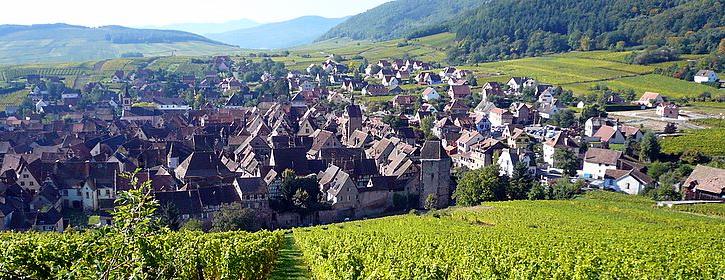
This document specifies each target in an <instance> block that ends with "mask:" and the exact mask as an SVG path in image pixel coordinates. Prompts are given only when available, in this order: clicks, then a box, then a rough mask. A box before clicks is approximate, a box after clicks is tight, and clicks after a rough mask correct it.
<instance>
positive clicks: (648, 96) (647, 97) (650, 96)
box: [639, 91, 661, 101]
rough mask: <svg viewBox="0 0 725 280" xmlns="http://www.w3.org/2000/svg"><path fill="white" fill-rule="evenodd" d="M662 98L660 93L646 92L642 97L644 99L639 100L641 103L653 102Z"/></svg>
mask: <svg viewBox="0 0 725 280" xmlns="http://www.w3.org/2000/svg"><path fill="white" fill-rule="evenodd" d="M660 96H661V95H660V94H659V93H657V92H649V91H648V92H645V93H644V94H643V95H642V97H640V98H639V101H649V100H652V99H657V98H659V97H660Z"/></svg>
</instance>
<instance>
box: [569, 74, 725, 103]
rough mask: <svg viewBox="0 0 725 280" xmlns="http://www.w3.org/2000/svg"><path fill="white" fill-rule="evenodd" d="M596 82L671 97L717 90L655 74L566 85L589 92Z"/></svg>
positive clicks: (579, 91) (692, 95)
mask: <svg viewBox="0 0 725 280" xmlns="http://www.w3.org/2000/svg"><path fill="white" fill-rule="evenodd" d="M596 84H603V85H607V86H608V87H609V88H612V89H615V90H628V89H632V90H634V91H635V92H636V93H637V94H638V95H641V94H642V93H644V92H646V91H652V92H659V93H661V94H663V95H665V96H667V97H671V98H680V97H686V96H687V97H696V96H698V95H699V94H701V93H703V92H711V93H717V92H718V90H717V89H716V88H713V87H709V86H705V85H701V84H696V83H693V82H688V81H684V80H680V79H675V78H672V77H666V76H662V75H657V74H647V75H642V76H635V77H625V78H618V79H613V80H609V81H600V82H590V83H577V84H572V85H570V86H568V88H570V89H572V90H574V92H575V93H578V94H582V93H586V92H589V88H591V87H592V86H594V85H596Z"/></svg>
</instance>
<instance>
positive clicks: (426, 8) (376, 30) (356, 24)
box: [320, 0, 486, 40]
mask: <svg viewBox="0 0 725 280" xmlns="http://www.w3.org/2000/svg"><path fill="white" fill-rule="evenodd" d="M484 2H486V1H481V0H398V1H392V2H388V3H385V4H382V5H380V6H378V7H375V8H373V9H370V10H368V11H366V12H364V13H361V14H358V15H356V16H353V17H350V18H349V19H348V20H346V21H345V22H343V23H341V24H340V25H338V26H335V27H334V28H332V29H331V30H330V31H328V32H327V33H325V34H324V35H323V36H322V37H321V38H320V40H326V39H331V38H339V37H346V38H351V39H354V40H365V39H367V40H390V39H395V38H401V37H405V36H408V35H410V34H413V33H418V34H424V35H431V34H435V33H441V32H443V31H445V30H446V29H447V27H446V26H445V24H444V23H446V22H448V21H449V20H452V19H455V18H457V17H458V16H460V15H462V14H463V13H464V12H466V11H469V10H471V9H474V8H476V7H478V6H480V5H481V4H482V3H484ZM419 36H420V35H419Z"/></svg>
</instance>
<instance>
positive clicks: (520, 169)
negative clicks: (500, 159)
mask: <svg viewBox="0 0 725 280" xmlns="http://www.w3.org/2000/svg"><path fill="white" fill-rule="evenodd" d="M533 185H534V180H533V178H531V176H530V175H529V172H528V168H527V167H526V165H525V164H524V163H523V162H518V163H516V165H514V171H513V173H511V180H510V181H509V185H508V187H507V188H506V196H507V197H508V199H510V200H516V199H526V198H527V195H528V193H529V192H530V191H531V189H532V188H533Z"/></svg>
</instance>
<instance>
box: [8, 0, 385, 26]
mask: <svg viewBox="0 0 725 280" xmlns="http://www.w3.org/2000/svg"><path fill="white" fill-rule="evenodd" d="M388 1H390V0H203V1H198V0H196V1H189V0H114V1H110V0H23V1H2V2H3V3H2V10H3V11H4V12H2V16H0V24H41V23H68V24H75V25H84V26H91V27H96V26H102V25H124V26H147V25H169V24H178V23H221V22H225V21H230V20H238V19H243V18H245V19H251V20H254V21H256V22H260V23H268V22H277V21H284V20H288V19H293V18H296V17H300V16H306V15H317V16H323V17H331V18H338V17H344V16H349V15H354V14H358V13H361V12H364V11H366V10H368V9H371V8H374V7H375V6H378V5H380V4H382V3H385V2H388ZM30 7H33V8H30ZM10 11H15V12H10Z"/></svg>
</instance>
